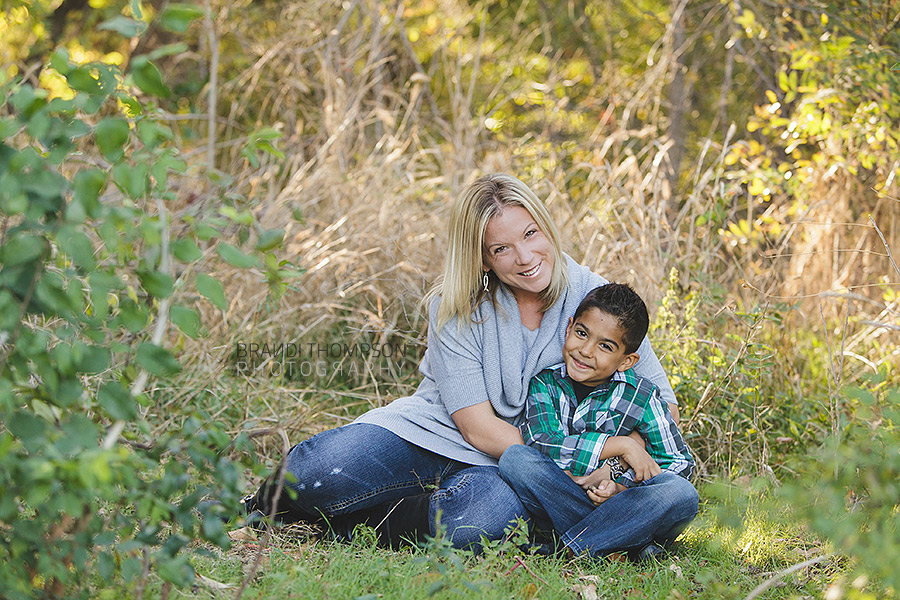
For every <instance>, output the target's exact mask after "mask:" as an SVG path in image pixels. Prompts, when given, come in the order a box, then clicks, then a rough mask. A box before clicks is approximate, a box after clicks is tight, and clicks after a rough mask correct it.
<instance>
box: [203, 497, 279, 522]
mask: <svg viewBox="0 0 900 600" xmlns="http://www.w3.org/2000/svg"><path fill="white" fill-rule="evenodd" d="M252 498H253V494H248V495H247V496H244V497H243V498H241V500H240V502H239V503H238V510H237V512H236V513H235V512H232V511H229V510H228V509H227V508H226V507H225V505H224V504H223V503H222V501H220V500H215V499H208V500H201V501H200V502H199V503H197V511H198V512H199V513H200V515H201V516H202V517H203V518H207V517H214V518H217V519H219V520H220V521H222V522H223V523H228V522H229V521H232V520H233V519H235V517H237V526H238V527H250V528H252V529H254V530H256V531H262V530H264V529H265V528H266V527H267V526H268V524H269V519H268V517H267V516H266V515H264V514H263V513H262V512H260V511H259V510H257V509H255V508H253V506H255V505H254V504H252Z"/></svg>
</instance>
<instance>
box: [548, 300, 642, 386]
mask: <svg viewBox="0 0 900 600" xmlns="http://www.w3.org/2000/svg"><path fill="white" fill-rule="evenodd" d="M638 358H639V356H638V354H637V353H635V352H631V353H628V352H626V351H625V343H624V342H623V341H622V330H621V328H620V327H619V322H618V320H617V319H616V318H615V317H614V316H612V315H610V314H609V313H605V312H603V311H602V310H600V309H599V308H589V309H587V310H586V311H584V312H583V313H581V315H579V316H578V319H577V320H573V319H569V326H568V327H566V341H565V343H564V344H563V360H564V361H565V363H566V372H567V373H568V375H569V377H571V378H572V379H573V380H574V381H577V382H579V383H582V384H584V385H588V386H596V385H600V384H601V383H603V382H605V381H608V380H609V378H610V377H612V375H613V373H615V372H616V371H625V370H627V369H630V368H631V367H633V366H634V365H635V364H636V363H637V361H638Z"/></svg>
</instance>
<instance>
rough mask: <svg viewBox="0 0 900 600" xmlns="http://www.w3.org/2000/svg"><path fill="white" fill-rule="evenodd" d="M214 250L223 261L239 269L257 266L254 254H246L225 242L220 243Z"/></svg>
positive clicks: (257, 262) (257, 260)
mask: <svg viewBox="0 0 900 600" xmlns="http://www.w3.org/2000/svg"><path fill="white" fill-rule="evenodd" d="M216 251H217V252H218V253H219V256H221V257H222V258H223V259H225V262H227V263H228V264H230V265H232V266H234V267H238V268H239V269H246V268H249V267H258V266H259V259H258V258H256V257H255V256H248V255H246V254H244V253H243V252H241V251H240V250H238V249H237V248H236V247H234V246H232V245H231V244H228V243H226V242H222V243H220V244H219V245H218V247H217V248H216Z"/></svg>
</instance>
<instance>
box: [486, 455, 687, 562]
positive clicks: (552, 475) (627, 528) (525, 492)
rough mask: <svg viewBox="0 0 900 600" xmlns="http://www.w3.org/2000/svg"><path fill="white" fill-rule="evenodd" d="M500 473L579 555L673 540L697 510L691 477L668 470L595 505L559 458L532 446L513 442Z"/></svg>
mask: <svg viewBox="0 0 900 600" xmlns="http://www.w3.org/2000/svg"><path fill="white" fill-rule="evenodd" d="M500 476H501V477H502V478H503V479H504V480H505V481H506V482H507V483H509V485H510V486H511V487H512V488H513V489H514V490H515V491H516V494H517V495H518V496H519V498H520V499H521V500H522V503H523V504H524V505H525V507H526V508H527V509H528V512H529V513H531V515H532V517H533V519H534V521H535V525H536V526H537V527H538V528H541V527H544V528H550V527H552V528H553V529H554V530H555V531H556V533H557V534H559V535H560V536H561V537H562V541H563V543H564V544H565V545H566V546H567V547H568V548H570V549H571V550H572V551H573V552H574V553H575V554H576V555H577V554H581V553H583V552H588V553H589V554H590V555H592V556H603V555H606V554H609V553H610V552H615V551H617V550H631V551H635V550H640V549H641V548H643V547H644V546H646V545H647V544H649V543H650V542H656V543H657V544H660V545H662V546H667V545H669V544H671V543H672V542H673V541H674V540H675V538H676V537H678V534H679V533H681V532H682V531H683V530H684V528H685V527H687V524H688V523H690V522H691V520H692V519H693V518H694V517H695V516H696V514H697V507H698V503H699V497H698V495H697V491H696V490H695V489H694V486H692V485H691V484H690V482H689V481H687V480H686V479H684V478H683V477H681V476H680V475H675V474H674V473H670V472H668V471H663V472H662V473H660V474H659V475H657V476H656V477H653V478H651V479H648V480H647V481H643V482H641V484H640V485H638V486H637V487H634V488H629V489H627V490H625V491H623V492H620V493H618V494H616V495H615V496H613V497H612V498H610V499H609V500H607V501H606V502H604V503H603V504H601V505H600V506H594V505H593V503H591V501H590V500H588V497H587V494H586V493H585V491H584V490H583V489H581V487H579V486H578V484H576V483H575V482H574V481H572V479H571V478H570V477H569V476H568V475H567V474H566V473H565V472H563V470H562V469H560V468H559V466H557V464H556V463H555V462H553V460H552V459H551V458H550V457H548V456H545V455H544V454H541V452H540V451H539V450H537V449H535V448H532V447H531V446H510V447H509V448H508V449H507V450H506V452H504V453H503V456H502V457H500Z"/></svg>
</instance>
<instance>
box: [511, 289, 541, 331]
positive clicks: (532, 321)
mask: <svg viewBox="0 0 900 600" xmlns="http://www.w3.org/2000/svg"><path fill="white" fill-rule="evenodd" d="M513 295H514V296H515V298H516V304H518V305H519V318H520V320H521V321H522V325H524V326H525V327H527V328H528V329H531V330H535V329H537V328H538V327H540V326H541V320H542V319H543V318H544V312H543V311H542V310H541V309H542V308H543V307H544V303H543V301H542V300H541V298H540V296H539V295H538V294H529V293H525V292H521V291H520V292H518V293H514V294H513Z"/></svg>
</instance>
